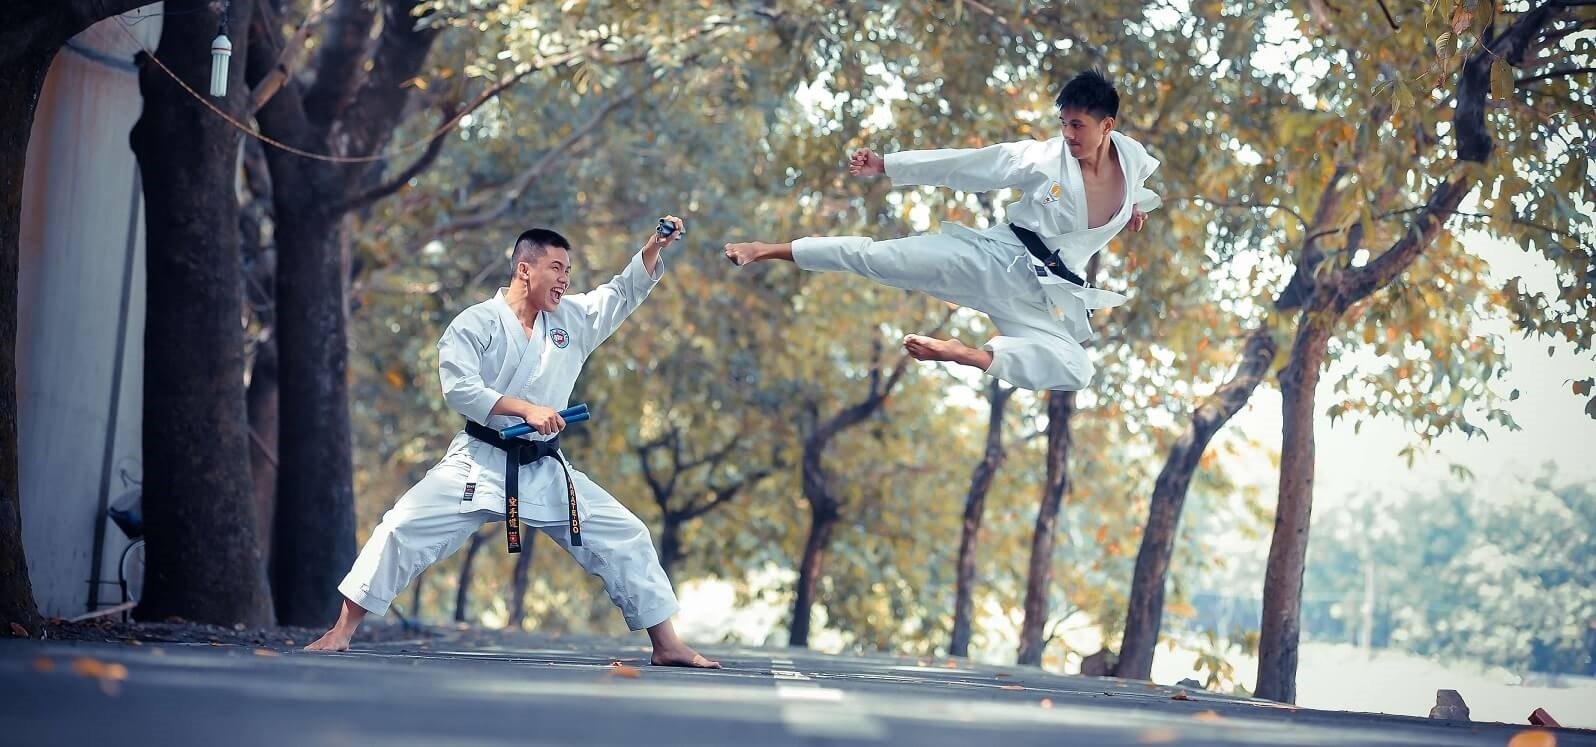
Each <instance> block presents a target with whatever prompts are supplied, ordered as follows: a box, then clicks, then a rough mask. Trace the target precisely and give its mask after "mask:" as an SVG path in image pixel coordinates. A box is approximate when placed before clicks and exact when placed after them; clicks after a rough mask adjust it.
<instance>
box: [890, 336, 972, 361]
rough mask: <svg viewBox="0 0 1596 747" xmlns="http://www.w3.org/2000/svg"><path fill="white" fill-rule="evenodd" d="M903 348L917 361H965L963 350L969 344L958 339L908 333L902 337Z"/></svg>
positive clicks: (967, 347) (965, 349)
mask: <svg viewBox="0 0 1596 747" xmlns="http://www.w3.org/2000/svg"><path fill="white" fill-rule="evenodd" d="M903 349H904V351H905V352H907V353H908V354H909V355H911V356H913V357H914V359H915V360H919V361H952V362H954V363H963V362H965V357H966V356H965V355H964V354H965V352H966V351H968V350H970V346H968V345H965V344H964V343H962V342H959V341H958V340H938V339H935V338H932V337H926V336H925V335H909V336H907V337H905V338H903Z"/></svg>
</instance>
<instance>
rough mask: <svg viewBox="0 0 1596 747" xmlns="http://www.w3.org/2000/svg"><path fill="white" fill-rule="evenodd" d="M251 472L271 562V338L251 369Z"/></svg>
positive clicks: (264, 553) (260, 536) (261, 537)
mask: <svg viewBox="0 0 1596 747" xmlns="http://www.w3.org/2000/svg"><path fill="white" fill-rule="evenodd" d="M246 397H247V400H248V401H247V402H246V407H247V408H248V410H249V430H250V434H251V435H250V445H249V473H250V477H251V478H252V480H253V481H254V493H255V495H254V501H253V502H254V504H255V519H256V526H257V527H258V529H257V532H256V536H257V541H258V544H259V545H260V556H261V558H262V559H263V560H264V561H265V562H266V563H267V564H268V565H269V564H270V562H271V540H272V522H273V520H274V519H273V514H274V509H275V508H276V505H277V443H278V439H277V407H278V397H277V342H276V341H275V340H272V339H270V338H268V339H266V340H264V341H262V342H261V343H260V345H258V346H257V347H256V348H255V364H254V365H253V366H252V367H251V368H250V376H249V391H248V393H247V395H246Z"/></svg>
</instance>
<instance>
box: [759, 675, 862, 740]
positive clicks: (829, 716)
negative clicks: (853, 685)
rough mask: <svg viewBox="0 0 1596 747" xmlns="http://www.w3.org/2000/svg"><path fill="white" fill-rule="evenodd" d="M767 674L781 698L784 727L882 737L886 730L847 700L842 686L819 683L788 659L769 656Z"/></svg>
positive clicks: (824, 734) (822, 734) (825, 733)
mask: <svg viewBox="0 0 1596 747" xmlns="http://www.w3.org/2000/svg"><path fill="white" fill-rule="evenodd" d="M770 674H771V676H773V677H775V679H776V695H777V697H779V698H781V721H782V723H783V724H785V725H786V726H787V731H789V732H791V733H793V734H796V735H799V736H807V737H833V738H845V739H885V738H886V736H887V730H886V728H885V727H883V726H882V725H881V722H880V721H877V720H875V719H873V718H871V717H870V714H868V713H866V712H865V711H864V709H862V708H860V707H858V706H857V705H854V704H853V703H850V702H849V701H848V699H847V696H846V694H844V693H843V691H841V690H837V689H833V688H829V687H821V686H820V683H818V682H815V681H814V680H812V679H810V678H808V677H806V676H804V674H803V673H802V672H799V671H798V670H797V669H796V668H795V667H794V666H793V663H792V660H791V659H771V660H770Z"/></svg>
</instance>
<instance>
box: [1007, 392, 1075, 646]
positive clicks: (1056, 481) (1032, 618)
mask: <svg viewBox="0 0 1596 747" xmlns="http://www.w3.org/2000/svg"><path fill="white" fill-rule="evenodd" d="M1074 415H1075V392H1059V391H1052V392H1048V393H1047V480H1046V482H1045V483H1044V484H1043V486H1042V502H1041V506H1040V507H1039V508H1038V509H1037V511H1036V532H1035V534H1033V535H1032V536H1031V565H1030V569H1029V571H1028V572H1027V573H1026V577H1025V620H1024V621H1023V622H1022V623H1021V624H1020V650H1019V663H1020V664H1023V665H1029V666H1041V665H1042V649H1043V648H1044V647H1045V646H1046V644H1047V642H1046V641H1044V640H1042V627H1043V626H1044V625H1046V624H1047V593H1048V587H1049V586H1050V585H1051V584H1052V579H1053V539H1054V536H1055V533H1056V531H1057V530H1056V525H1057V523H1058V511H1059V506H1060V504H1062V503H1063V501H1064V493H1065V492H1067V491H1068V490H1069V466H1070V418H1071V417H1073V416H1074Z"/></svg>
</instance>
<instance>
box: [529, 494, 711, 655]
mask: <svg viewBox="0 0 1596 747" xmlns="http://www.w3.org/2000/svg"><path fill="white" fill-rule="evenodd" d="M571 477H572V479H573V480H574V481H575V482H576V491H577V495H578V496H580V498H581V500H582V503H583V504H584V505H586V506H587V507H588V515H587V518H586V519H585V520H584V521H583V522H582V544H581V545H579V546H572V545H571V529H570V527H569V526H568V525H567V524H564V523H560V524H554V525H547V526H539V527H538V529H540V530H542V531H543V533H544V534H547V535H548V536H549V538H550V539H552V540H554V541H555V542H556V543H558V544H559V545H560V547H563V548H565V551H566V552H568V553H570V554H571V557H572V558H574V559H576V562H577V563H580V564H581V565H582V568H583V569H584V570H586V571H587V572H588V573H591V574H593V575H595V576H598V577H599V580H601V581H603V582H604V590H605V591H606V592H608V593H609V596H610V601H611V602H614V603H615V606H616V607H619V608H620V610H621V615H622V616H623V617H625V618H626V626H627V627H629V628H631V629H632V630H647V631H648V638H649V641H650V642H651V643H653V645H654V655H653V657H652V661H653V663H654V664H657V665H660V666H676V667H698V668H702V669H719V668H720V664H719V663H717V662H715V661H712V660H710V659H706V658H704V657H703V656H700V655H699V654H698V652H697V651H694V650H693V649H692V648H691V647H689V646H688V645H687V644H686V643H684V642H682V639H681V638H680V637H678V636H677V635H676V629H675V628H674V627H672V626H671V622H670V620H671V617H672V616H673V615H675V614H676V612H677V610H678V609H680V605H678V604H677V601H676V592H674V591H673V590H672V589H671V582H670V579H669V578H667V577H666V576H665V569H664V568H662V567H661V566H660V564H659V555H658V554H657V553H655V551H654V540H653V538H652V537H651V536H650V535H649V532H648V525H646V524H644V523H643V522H642V520H641V519H638V518H637V516H636V515H635V514H633V513H632V512H631V511H629V510H627V508H626V507H625V506H623V505H621V504H620V502H619V501H616V500H615V498H614V496H611V495H610V494H609V492H607V491H605V490H604V488H602V487H600V486H599V485H598V484H597V483H595V482H593V481H592V480H591V479H589V478H588V476H587V475H584V474H582V473H581V472H576V471H574V470H573V471H572V474H571Z"/></svg>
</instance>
